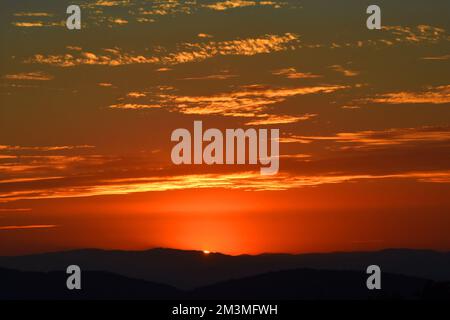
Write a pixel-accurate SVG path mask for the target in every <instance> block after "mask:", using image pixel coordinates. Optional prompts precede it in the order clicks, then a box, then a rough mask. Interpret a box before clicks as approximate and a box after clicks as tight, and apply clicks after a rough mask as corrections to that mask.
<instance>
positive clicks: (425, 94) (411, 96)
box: [361, 85, 450, 104]
mask: <svg viewBox="0 0 450 320" xmlns="http://www.w3.org/2000/svg"><path fill="white" fill-rule="evenodd" d="M361 102H366V103H387V104H405V103H411V104H415V103H430V104H444V103H450V85H444V86H437V87H427V88H426V89H424V90H422V91H419V92H413V91H399V92H391V93H385V94H380V95H378V96H375V97H373V98H367V99H362V100H361Z"/></svg>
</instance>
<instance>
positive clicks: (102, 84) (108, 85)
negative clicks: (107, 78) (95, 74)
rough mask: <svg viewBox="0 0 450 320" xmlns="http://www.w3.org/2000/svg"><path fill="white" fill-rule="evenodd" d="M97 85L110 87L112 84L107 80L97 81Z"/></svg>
mask: <svg viewBox="0 0 450 320" xmlns="http://www.w3.org/2000/svg"><path fill="white" fill-rule="evenodd" d="M97 85H98V86H99V87H107V88H110V87H112V86H113V84H112V83H109V82H99V83H97Z"/></svg>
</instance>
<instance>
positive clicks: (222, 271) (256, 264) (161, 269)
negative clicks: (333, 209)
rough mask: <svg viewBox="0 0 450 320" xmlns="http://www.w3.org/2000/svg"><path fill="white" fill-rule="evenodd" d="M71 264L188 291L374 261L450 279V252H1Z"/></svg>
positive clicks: (30, 263) (55, 266) (34, 267)
mask: <svg viewBox="0 0 450 320" xmlns="http://www.w3.org/2000/svg"><path fill="white" fill-rule="evenodd" d="M72 264H75V265H78V266H80V267H81V269H82V270H83V271H106V272H111V273H114V274H118V275H122V276H126V277H130V278H135V279H142V280H146V281H151V282H157V283H165V284H168V285H171V286H174V287H177V288H179V289H185V290H188V289H193V288H197V287H201V286H207V285H211V284H214V283H217V282H221V281H226V280H230V279H239V278H243V277H249V276H254V275H258V274H263V273H268V272H273V271H281V270H290V269H299V268H310V269H317V270H323V269H328V270H349V271H357V272H360V273H362V274H364V275H365V270H366V268H367V266H369V265H372V264H376V265H379V266H380V267H381V270H382V272H383V273H385V272H386V273H396V274H403V275H408V276H412V277H418V278H424V279H430V280H435V281H449V280H450V253H444V252H436V251H431V250H411V249H388V250H382V251H376V252H349V253H342V252H337V253H318V254H261V255H254V256H253V255H240V256H229V255H224V254H220V253H210V254H208V255H206V254H204V253H203V252H201V251H183V250H175V249H163V248H156V249H151V250H146V251H118V250H113V251H108V250H99V249H84V250H73V251H64V252H53V253H43V254H35V255H25V256H9V257H0V267H4V268H9V269H15V270H23V271H40V272H49V271H65V270H66V268H67V266H69V265H72Z"/></svg>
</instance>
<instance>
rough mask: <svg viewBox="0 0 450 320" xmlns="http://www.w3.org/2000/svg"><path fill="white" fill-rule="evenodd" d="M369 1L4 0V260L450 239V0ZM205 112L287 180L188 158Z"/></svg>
mask: <svg viewBox="0 0 450 320" xmlns="http://www.w3.org/2000/svg"><path fill="white" fill-rule="evenodd" d="M69 4H78V5H80V7H81V10H82V29H81V30H74V31H70V30H68V29H67V28H66V26H65V19H66V17H67V14H66V8H67V6H68V5H69ZM370 4H373V3H372V1H362V0H346V1H324V0H318V1H312V0H309V1H301V0H281V1H279V0H271V1H259V0H255V1H250V0H228V1H226V0H212V1H200V0H190V1H182V0H165V1H164V0H161V1H143V0H138V1H127V0H116V1H114V0H98V1H97V0H93V1H86V0H84V1H82V0H78V1H75V2H74V1H71V2H69V1H60V0H39V1H36V0H33V1H31V0H29V1H22V0H21V1H17V0H14V1H13V0H6V1H5V0H3V1H2V2H1V4H0V24H1V31H0V47H1V51H0V255H18V254H24V253H35V252H44V251H56V250H67V249H74V248H105V249H133V250H140V249H147V248H152V247H171V248H179V249H196V250H209V251H211V252H213V251H218V252H223V253H229V254H244V253H249V254H257V253H262V252H292V253H294V252H295V253H296V252H329V251H355V250H376V249H381V248H391V247H406V248H431V249H436V250H450V232H449V229H450V19H449V12H450V2H449V1H448V0H433V1H431V2H430V1H425V0H420V1H418V0H413V1H408V2H407V5H406V2H405V1H377V4H378V5H379V6H380V7H381V10H382V25H383V28H382V30H368V29H367V27H366V19H367V17H368V15H367V14H366V8H367V7H368V5H370ZM194 120H202V121H203V126H204V128H205V129H206V128H219V129H221V130H225V129H226V128H250V127H252V128H268V129H270V128H278V129H279V130H280V153H281V154H280V171H279V173H278V174H277V175H273V176H261V175H260V171H259V170H260V165H256V166H254V165H212V166H207V165H191V166H188V165H181V166H176V165H173V164H172V162H171V158H170V154H171V149H172V147H173V146H174V144H175V143H173V142H171V141H170V135H171V132H172V131H173V130H175V129H177V128H187V129H189V130H192V128H193V122H194Z"/></svg>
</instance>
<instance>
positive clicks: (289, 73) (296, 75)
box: [272, 68, 322, 79]
mask: <svg viewBox="0 0 450 320" xmlns="http://www.w3.org/2000/svg"><path fill="white" fill-rule="evenodd" d="M272 74H273V75H276V76H285V77H286V78H288V79H312V78H320V77H322V76H319V75H316V74H312V73H309V72H307V73H303V72H298V71H297V70H296V69H295V68H286V69H280V70H275V71H273V72H272Z"/></svg>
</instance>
